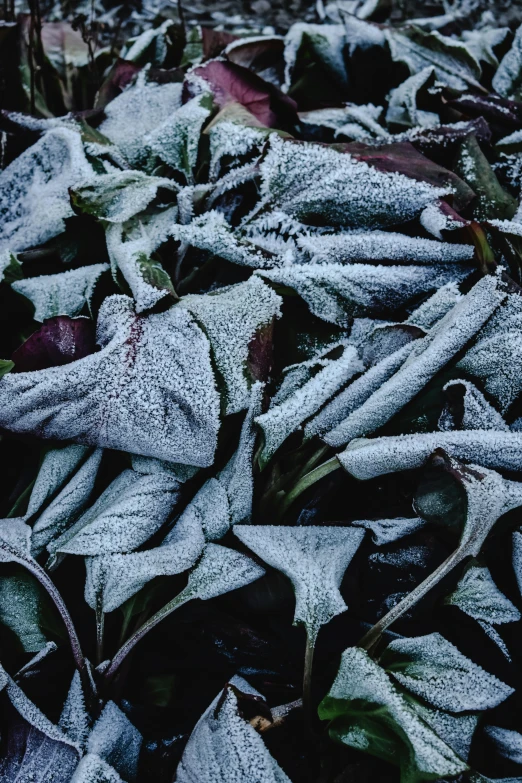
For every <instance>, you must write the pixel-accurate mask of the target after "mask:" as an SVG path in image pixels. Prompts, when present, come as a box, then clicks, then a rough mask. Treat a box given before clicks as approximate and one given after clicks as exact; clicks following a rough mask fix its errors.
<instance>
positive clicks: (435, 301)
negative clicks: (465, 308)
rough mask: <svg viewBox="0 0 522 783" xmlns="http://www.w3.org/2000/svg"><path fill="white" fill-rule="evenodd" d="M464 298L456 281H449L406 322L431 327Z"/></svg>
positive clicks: (421, 326)
mask: <svg viewBox="0 0 522 783" xmlns="http://www.w3.org/2000/svg"><path fill="white" fill-rule="evenodd" d="M461 298H462V294H461V293H460V291H459V287H458V285H456V283H448V284H447V285H443V286H442V288H439V289H438V291H435V293H434V294H433V296H430V297H429V299H426V301H425V302H423V303H422V304H421V305H420V306H419V307H417V309H416V310H414V311H413V313H412V314H411V315H410V316H409V317H408V318H407V319H406V321H405V323H407V324H413V325H414V326H419V327H420V328H421V329H431V327H432V326H435V324H436V323H437V321H440V320H441V318H444V316H445V315H446V313H449V311H450V310H451V309H452V307H453V306H454V305H456V304H457V302H458V301H459V300H460V299H461Z"/></svg>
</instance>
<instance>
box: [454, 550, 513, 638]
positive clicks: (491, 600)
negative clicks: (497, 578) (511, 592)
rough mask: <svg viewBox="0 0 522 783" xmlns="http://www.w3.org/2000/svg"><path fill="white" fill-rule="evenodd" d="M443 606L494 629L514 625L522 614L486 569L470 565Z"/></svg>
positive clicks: (476, 564) (474, 564)
mask: <svg viewBox="0 0 522 783" xmlns="http://www.w3.org/2000/svg"><path fill="white" fill-rule="evenodd" d="M444 603H446V604H450V605H451V606H458V607H459V609H461V610H462V611H463V612H465V613H466V614H468V615H469V616H470V617H473V619H474V620H483V621H484V622H486V623H491V624H492V625H500V624H501V623H515V622H517V621H518V620H520V612H519V611H518V609H517V608H516V606H514V604H512V603H511V601H510V600H509V598H507V597H506V596H505V595H504V593H502V592H501V591H500V590H499V589H498V587H497V586H496V584H495V582H494V581H493V578H492V576H491V574H490V572H489V569H488V568H486V566H483V565H480V564H479V563H471V564H470V566H469V567H468V568H467V569H466V572H465V574H464V576H463V577H462V578H461V579H460V581H459V583H458V585H457V587H456V589H455V590H454V591H453V592H452V593H451V595H449V596H448V597H447V598H446V599H445V601H444Z"/></svg>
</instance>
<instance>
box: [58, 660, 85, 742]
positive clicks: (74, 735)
mask: <svg viewBox="0 0 522 783" xmlns="http://www.w3.org/2000/svg"><path fill="white" fill-rule="evenodd" d="M58 725H59V727H60V728H61V730H62V731H63V732H64V733H65V734H66V735H67V736H68V737H69V739H70V740H71V741H72V742H74V743H75V744H76V745H78V747H79V748H81V749H82V750H84V748H85V743H86V741H87V737H88V736H89V732H90V725H91V720H90V717H89V713H88V712H87V709H86V707H85V697H84V695H83V689H82V682H81V679H80V673H79V672H78V671H75V672H74V674H73V678H72V682H71V686H70V688H69V693H68V694H67V698H66V699H65V704H64V705H63V709H62V713H61V715H60V721H59V723H58Z"/></svg>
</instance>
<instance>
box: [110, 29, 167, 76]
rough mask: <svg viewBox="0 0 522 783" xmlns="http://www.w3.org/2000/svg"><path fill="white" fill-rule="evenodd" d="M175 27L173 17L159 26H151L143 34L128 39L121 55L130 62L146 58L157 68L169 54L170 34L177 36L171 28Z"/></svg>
mask: <svg viewBox="0 0 522 783" xmlns="http://www.w3.org/2000/svg"><path fill="white" fill-rule="evenodd" d="M173 27H174V22H173V20H172V19H165V21H164V22H163V23H162V24H160V25H159V26H158V27H149V28H148V29H147V30H145V31H144V32H143V33H141V35H138V36H136V38H130V39H129V40H128V41H127V43H126V44H125V46H124V47H123V49H122V51H121V53H120V57H121V58H122V59H124V60H129V61H130V62H142V61H143V60H145V61H146V62H147V63H151V64H152V65H155V66H156V67H157V68H159V67H161V66H162V65H163V64H164V60H165V58H166V57H167V54H168V49H169V45H168V43H169V40H170V36H171V35H172V36H175V32H174V31H173V30H171V29H170V28H173ZM169 31H170V32H169Z"/></svg>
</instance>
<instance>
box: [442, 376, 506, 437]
mask: <svg viewBox="0 0 522 783" xmlns="http://www.w3.org/2000/svg"><path fill="white" fill-rule="evenodd" d="M443 392H444V394H445V396H446V399H447V402H446V405H445V407H444V409H443V411H442V413H441V415H440V418H439V429H440V430H442V431H446V432H447V431H449V430H461V429H462V430H500V431H501V430H504V431H507V430H509V427H508V425H507V424H506V422H505V421H504V419H503V418H502V416H501V415H500V413H499V412H498V411H497V410H495V408H494V407H493V406H492V405H491V404H490V403H489V402H488V401H487V400H486V398H485V397H484V395H483V394H482V392H480V391H479V390H478V389H477V388H476V386H473V384H472V383H470V382H469V381H463V380H454V381H450V382H449V383H447V384H446V385H445V386H444V389H443Z"/></svg>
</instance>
